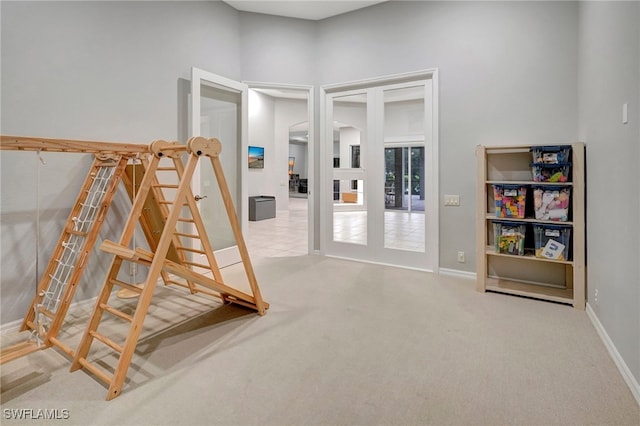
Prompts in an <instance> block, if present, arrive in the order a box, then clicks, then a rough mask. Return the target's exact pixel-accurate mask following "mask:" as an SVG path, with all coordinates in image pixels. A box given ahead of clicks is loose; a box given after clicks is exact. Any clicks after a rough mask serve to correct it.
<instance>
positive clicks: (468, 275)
mask: <svg viewBox="0 0 640 426" xmlns="http://www.w3.org/2000/svg"><path fill="white" fill-rule="evenodd" d="M439 272H440V273H441V274H442V275H451V276H454V277H460V278H467V279H470V280H475V279H476V273H475V272H468V271H460V270H458V269H448V268H440V269H439Z"/></svg>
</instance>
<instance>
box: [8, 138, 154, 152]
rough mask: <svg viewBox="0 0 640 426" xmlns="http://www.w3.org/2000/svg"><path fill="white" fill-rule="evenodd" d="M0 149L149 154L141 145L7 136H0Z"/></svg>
mask: <svg viewBox="0 0 640 426" xmlns="http://www.w3.org/2000/svg"><path fill="white" fill-rule="evenodd" d="M0 149H2V150H13V151H52V152H75V153H88V154H104V153H113V154H121V155H135V154H139V153H146V152H149V146H148V145H142V144H133V143H120V142H98V141H82V140H69V139H50V138H38V137H25V136H9V135H0Z"/></svg>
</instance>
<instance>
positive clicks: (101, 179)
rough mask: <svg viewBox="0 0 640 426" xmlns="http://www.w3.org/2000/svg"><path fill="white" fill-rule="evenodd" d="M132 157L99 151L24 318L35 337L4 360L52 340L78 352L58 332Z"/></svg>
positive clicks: (7, 350)
mask: <svg viewBox="0 0 640 426" xmlns="http://www.w3.org/2000/svg"><path fill="white" fill-rule="evenodd" d="M127 161H128V156H125V155H103V154H96V155H95V157H94V160H93V163H92V165H91V167H90V169H89V172H88V174H87V177H86V178H85V181H84V183H83V185H82V187H81V188H80V192H79V194H78V197H77V199H76V201H75V204H74V205H73V208H72V209H71V212H70V213H69V216H68V218H67V221H66V223H65V225H64V229H63V231H62V233H61V234H60V238H59V239H58V242H57V244H56V246H55V249H54V251H53V253H52V255H51V257H50V259H49V263H48V265H47V268H46V269H45V271H44V273H43V275H42V277H41V278H40V281H39V283H38V288H37V293H36V295H35V296H34V298H33V300H32V302H31V306H30V307H29V310H28V311H27V314H26V315H25V318H24V320H23V322H22V326H21V329H20V331H27V330H32V338H31V339H28V340H27V341H25V342H23V343H19V344H17V345H14V346H11V347H8V348H5V349H3V350H2V353H1V354H0V364H2V363H4V362H8V361H12V360H14V359H16V358H19V357H22V356H25V355H27V354H29V353H32V352H35V351H38V350H40V349H46V348H49V347H51V346H52V345H55V346H56V347H58V348H59V349H61V350H62V351H63V352H64V353H65V354H67V355H68V356H70V357H73V356H74V353H73V350H72V349H71V348H70V347H69V346H67V345H65V344H64V343H63V342H61V341H60V340H59V339H58V333H59V331H60V328H61V327H62V324H63V322H64V318H65V316H66V314H67V311H68V310H69V305H70V304H71V301H72V300H73V296H74V294H75V292H76V288H77V286H78V282H79V281H80V278H81V277H82V273H83V271H84V269H85V267H86V265H87V262H88V259H89V256H90V254H91V252H92V249H93V246H94V245H95V242H96V239H97V238H98V235H99V232H100V227H101V226H102V223H103V222H104V219H105V216H106V214H107V211H108V210H109V206H110V205H111V201H112V200H113V196H114V195H115V193H116V190H117V188H118V185H119V183H120V180H121V178H122V176H123V172H124V170H125V167H126V165H127Z"/></svg>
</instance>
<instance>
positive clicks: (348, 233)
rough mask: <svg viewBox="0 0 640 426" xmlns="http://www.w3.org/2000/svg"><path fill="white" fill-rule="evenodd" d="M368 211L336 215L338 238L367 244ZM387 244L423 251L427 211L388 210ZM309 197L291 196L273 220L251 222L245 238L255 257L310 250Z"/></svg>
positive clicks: (391, 246) (336, 236)
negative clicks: (425, 213)
mask: <svg viewBox="0 0 640 426" xmlns="http://www.w3.org/2000/svg"><path fill="white" fill-rule="evenodd" d="M366 219H367V214H366V212H339V213H336V214H335V216H334V236H335V238H336V240H338V241H343V242H351V243H354V244H366V242H367V235H366V234H367V233H366ZM384 232H385V247H387V248H392V249H403V250H412V251H424V213H423V212H412V213H408V212H405V211H394V210H387V211H385V230H384ZM307 236H308V225H307V199H306V198H289V210H279V211H278V212H277V214H276V217H275V218H274V219H267V220H260V221H253V222H252V221H250V222H249V229H248V231H247V232H246V233H245V240H246V242H247V246H248V248H249V252H250V253H251V256H252V257H254V256H255V257H288V256H301V255H305V254H307V252H308V243H307V238H308V237H307Z"/></svg>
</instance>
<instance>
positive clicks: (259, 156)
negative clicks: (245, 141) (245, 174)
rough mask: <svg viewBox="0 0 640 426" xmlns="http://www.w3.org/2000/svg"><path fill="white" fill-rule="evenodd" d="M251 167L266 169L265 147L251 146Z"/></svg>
mask: <svg viewBox="0 0 640 426" xmlns="http://www.w3.org/2000/svg"><path fill="white" fill-rule="evenodd" d="M249 168H250V169H264V147H261V146H250V147H249Z"/></svg>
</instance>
